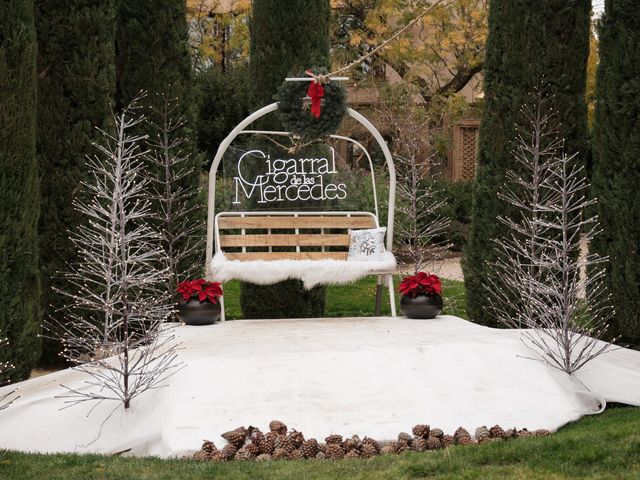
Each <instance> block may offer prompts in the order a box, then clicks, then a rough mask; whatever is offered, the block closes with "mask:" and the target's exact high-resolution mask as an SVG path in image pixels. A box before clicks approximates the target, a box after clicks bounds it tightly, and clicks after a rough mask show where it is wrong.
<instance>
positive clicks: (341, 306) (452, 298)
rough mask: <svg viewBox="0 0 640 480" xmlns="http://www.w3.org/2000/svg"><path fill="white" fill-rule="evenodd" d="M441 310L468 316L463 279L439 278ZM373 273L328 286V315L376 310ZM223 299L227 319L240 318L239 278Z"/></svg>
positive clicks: (387, 310)
mask: <svg viewBox="0 0 640 480" xmlns="http://www.w3.org/2000/svg"><path fill="white" fill-rule="evenodd" d="M401 279H402V276H400V275H397V276H396V277H395V278H394V282H395V283H394V287H395V291H396V305H397V308H398V314H400V295H399V293H398V284H399V283H400V280H401ZM442 288H443V292H442V293H443V297H444V305H445V307H444V310H443V312H442V313H443V314H447V315H457V316H458V317H461V318H467V312H466V310H465V296H464V283H463V282H457V281H455V280H445V279H443V280H442ZM375 300H376V277H365V278H363V279H361V280H359V281H357V282H355V283H350V284H348V285H330V286H328V287H327V303H326V312H325V316H327V317H370V316H373V314H374V312H375ZM224 301H225V310H226V313H227V319H229V320H231V319H239V318H242V312H241V311H240V283H239V282H238V281H235V280H234V281H231V282H226V283H225V284H224ZM382 305H383V308H382V313H383V315H389V314H390V313H391V310H390V308H389V291H388V289H386V288H385V289H384V290H383V303H382Z"/></svg>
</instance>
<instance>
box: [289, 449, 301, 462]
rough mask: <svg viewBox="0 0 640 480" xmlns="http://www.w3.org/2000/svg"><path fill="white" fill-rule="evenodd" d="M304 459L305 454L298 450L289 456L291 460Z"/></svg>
mask: <svg viewBox="0 0 640 480" xmlns="http://www.w3.org/2000/svg"><path fill="white" fill-rule="evenodd" d="M303 458H304V454H303V453H302V450H301V449H299V448H296V449H295V450H294V451H293V452H291V453H290V454H289V460H302V459H303Z"/></svg>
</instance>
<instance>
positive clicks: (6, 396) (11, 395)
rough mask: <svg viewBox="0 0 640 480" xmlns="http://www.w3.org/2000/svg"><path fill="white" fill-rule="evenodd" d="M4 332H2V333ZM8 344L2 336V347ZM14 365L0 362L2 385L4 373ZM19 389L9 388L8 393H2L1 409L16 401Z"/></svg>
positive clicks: (0, 380)
mask: <svg viewBox="0 0 640 480" xmlns="http://www.w3.org/2000/svg"><path fill="white" fill-rule="evenodd" d="M1 333H2V332H0V334H1ZM7 344H8V342H7V339H6V338H3V337H1V336H0V348H3V347H5V346H6V345H7ZM12 368H13V365H11V364H10V363H8V362H0V387H2V386H3V385H4V382H3V381H2V375H3V374H4V373H5V372H7V371H9V370H11V369H12ZM16 392H17V390H9V391H8V392H7V393H2V394H0V410H4V409H5V408H7V407H8V406H9V405H11V404H12V403H13V402H15V401H16V400H17V399H18V398H19V397H18V396H17V395H16Z"/></svg>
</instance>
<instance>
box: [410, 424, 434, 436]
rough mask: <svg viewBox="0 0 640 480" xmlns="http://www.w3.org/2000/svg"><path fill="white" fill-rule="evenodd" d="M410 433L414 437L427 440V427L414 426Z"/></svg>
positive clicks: (428, 429)
mask: <svg viewBox="0 0 640 480" xmlns="http://www.w3.org/2000/svg"><path fill="white" fill-rule="evenodd" d="M411 431H412V432H413V434H414V435H415V436H416V437H422V438H425V439H426V438H429V431H430V428H429V425H416V426H415V427H413V428H412V429H411Z"/></svg>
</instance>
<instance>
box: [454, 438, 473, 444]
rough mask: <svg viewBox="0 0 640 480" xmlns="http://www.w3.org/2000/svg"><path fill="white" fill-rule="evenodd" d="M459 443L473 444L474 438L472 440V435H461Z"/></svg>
mask: <svg viewBox="0 0 640 480" xmlns="http://www.w3.org/2000/svg"><path fill="white" fill-rule="evenodd" d="M457 444H458V445H473V440H471V437H460V438H459V439H458V443H457Z"/></svg>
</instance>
